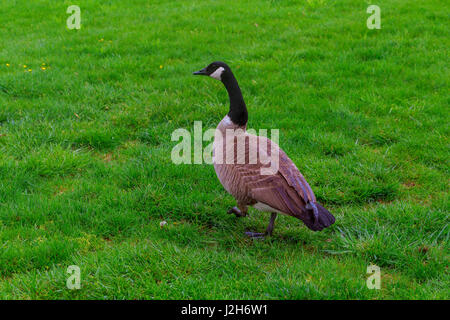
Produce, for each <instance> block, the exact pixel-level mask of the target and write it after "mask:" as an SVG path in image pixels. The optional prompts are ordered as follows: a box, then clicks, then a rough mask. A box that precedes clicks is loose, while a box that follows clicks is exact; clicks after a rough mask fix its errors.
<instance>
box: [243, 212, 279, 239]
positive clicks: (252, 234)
mask: <svg viewBox="0 0 450 320" xmlns="http://www.w3.org/2000/svg"><path fill="white" fill-rule="evenodd" d="M276 218H277V213H276V212H272V214H271V216H270V221H269V225H268V226H267V229H266V232H264V233H260V232H250V231H247V232H246V233H245V234H246V235H248V236H249V237H251V238H264V237H266V236H269V237H270V236H271V235H272V231H273V227H274V226H275V219H276Z"/></svg>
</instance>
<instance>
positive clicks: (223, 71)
mask: <svg viewBox="0 0 450 320" xmlns="http://www.w3.org/2000/svg"><path fill="white" fill-rule="evenodd" d="M229 73H231V70H230V67H229V66H228V65H227V64H226V63H225V62H221V61H214V62H212V63H210V64H209V65H208V66H206V67H204V68H203V69H202V70H199V71H196V72H194V73H193V74H194V75H198V76H209V77H211V78H214V79H217V80H220V81H222V80H223V79H224V78H225V76H226V75H227V74H229Z"/></svg>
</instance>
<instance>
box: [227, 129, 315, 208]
mask: <svg viewBox="0 0 450 320" xmlns="http://www.w3.org/2000/svg"><path fill="white" fill-rule="evenodd" d="M257 139H258V145H259V146H261V144H262V143H266V144H267V148H265V150H267V154H268V155H269V156H270V155H271V150H272V149H271V148H272V147H273V148H277V149H276V150H278V154H279V170H278V172H277V173H275V174H273V175H263V174H261V168H263V167H264V166H266V167H268V166H269V165H264V164H262V163H261V162H259V161H258V162H257V163H256V164H248V159H249V156H248V155H249V152H250V151H252V152H255V151H256V154H257V156H258V157H257V159H260V154H259V152H260V149H261V148H258V146H254V145H253V144H249V139H246V144H245V152H246V159H247V161H246V162H247V163H246V164H235V165H234V167H235V169H236V170H237V172H239V176H240V180H241V181H240V183H242V184H243V186H244V188H245V190H246V192H247V193H248V194H247V196H248V197H249V198H251V199H253V200H255V201H257V202H262V203H264V204H266V205H268V206H270V207H272V208H275V209H277V210H279V211H281V212H284V213H287V214H290V215H293V216H296V217H299V216H300V215H303V214H304V212H305V211H306V210H305V205H306V203H307V202H308V201H314V202H315V201H316V198H315V196H314V193H313V192H312V190H311V188H310V186H309V185H308V183H307V182H306V180H305V178H304V177H303V176H302V174H301V173H300V171H299V170H298V169H297V167H296V166H295V164H294V163H293V162H292V160H291V159H289V157H288V156H287V155H286V154H285V153H284V152H283V150H281V149H280V148H279V147H278V145H276V144H275V143H273V142H272V141H271V140H270V139H267V138H265V137H258V138H257ZM250 148H252V149H250ZM255 148H256V150H255Z"/></svg>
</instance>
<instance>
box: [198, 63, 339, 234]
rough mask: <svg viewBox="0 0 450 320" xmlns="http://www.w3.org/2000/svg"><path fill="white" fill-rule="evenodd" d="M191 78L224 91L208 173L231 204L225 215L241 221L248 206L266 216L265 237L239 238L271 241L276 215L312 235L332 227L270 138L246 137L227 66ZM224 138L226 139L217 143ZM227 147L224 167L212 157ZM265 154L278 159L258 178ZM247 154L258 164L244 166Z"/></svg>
mask: <svg viewBox="0 0 450 320" xmlns="http://www.w3.org/2000/svg"><path fill="white" fill-rule="evenodd" d="M193 74H194V75H203V76H209V77H211V78H214V79H216V80H219V81H221V82H222V83H223V85H224V86H225V88H226V90H227V91H228V96H229V100H230V108H229V112H228V114H227V115H225V117H224V118H223V119H222V121H220V122H219V124H218V126H217V128H216V135H215V136H214V141H213V164H214V170H215V172H216V175H217V177H218V179H219V181H220V182H221V184H222V185H223V187H224V188H225V189H226V191H228V193H230V194H231V195H232V196H233V197H234V198H235V199H236V202H237V205H236V206H235V207H232V208H231V209H229V210H228V213H229V214H234V215H235V216H236V217H245V216H246V215H247V213H248V207H249V206H252V207H253V208H255V209H257V210H259V211H263V212H270V213H271V216H270V221H269V225H268V227H267V229H266V231H265V232H250V231H248V232H245V234H246V235H248V236H250V237H252V238H264V237H266V236H271V235H272V232H273V228H274V224H275V219H276V217H277V214H278V213H281V214H285V215H288V216H292V217H295V218H298V219H300V220H302V221H303V223H304V224H305V225H306V226H307V227H308V228H309V229H311V230H313V231H321V230H322V229H324V228H326V227H329V226H330V225H332V224H333V223H334V222H335V217H334V216H333V215H332V214H331V213H330V212H329V211H328V210H327V209H325V208H324V207H322V206H321V205H320V204H319V203H317V201H316V197H315V195H314V193H313V191H312V189H311V187H310V186H309V184H308V182H306V180H305V178H304V177H303V175H302V174H301V173H300V171H299V170H298V169H297V167H296V166H295V164H294V162H292V160H291V159H290V158H289V157H288V156H287V155H286V153H285V152H284V151H283V150H282V149H281V148H280V147H279V146H278V145H277V144H276V143H275V142H273V141H271V140H270V139H268V138H266V137H263V136H256V135H253V134H250V133H249V132H247V130H246V129H247V121H248V111H247V107H246V104H245V102H244V98H243V96H242V92H241V89H240V87H239V85H238V82H237V80H236V78H235V76H234V74H233V72H232V71H231V69H230V67H229V66H228V65H227V64H226V63H224V62H221V61H215V62H212V63H211V64H209V65H208V66H207V67H205V68H203V69H201V70H199V71H196V72H194V73H193ZM230 130H231V131H232V132H235V135H234V137H233V136H232V138H231V139H230V138H229V136H227V135H226V134H227V132H229V131H230ZM224 136H226V138H223V137H224ZM218 137H221V138H220V139H219V138H218ZM240 138H241V139H242V138H243V141H245V143H243V144H241V145H240V146H238V145H239V143H236V141H237V140H238V139H240ZM241 141H242V140H241ZM252 141H253V142H255V141H256V142H257V143H252ZM264 144H266V145H267V147H266V148H265V149H263V148H261V145H264ZM258 146H259V147H258ZM229 148H231V149H232V157H233V159H232V160H234V161H232V162H231V163H230V162H229V161H225V162H224V161H219V160H218V159H216V158H215V157H216V156H217V154H218V153H222V154H224V152H226V151H227V150H230V149H229ZM269 150H270V154H278V170H276V172H272V173H270V174H267V173H264V174H263V172H262V170H261V169H263V168H264V167H267V163H263V161H261V160H259V159H261V158H262V157H263V156H266V157H267V156H269ZM240 152H241V153H242V154H243V156H245V157H244V158H241V160H242V159H245V161H237V160H238V159H237V158H238V155H239V153H240ZM263 153H265V154H263ZM251 154H253V155H256V159H258V161H253V162H252V161H248V160H247V159H249V158H250V155H251Z"/></svg>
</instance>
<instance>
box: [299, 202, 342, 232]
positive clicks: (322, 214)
mask: <svg viewBox="0 0 450 320" xmlns="http://www.w3.org/2000/svg"><path fill="white" fill-rule="evenodd" d="M306 208H307V209H309V210H308V213H309V214H310V216H312V219H305V220H303V222H304V223H305V225H306V226H307V227H308V228H309V229H311V230H313V231H321V230H322V229H325V228H327V227H329V226H331V225H332V224H333V223H335V221H336V218H335V217H334V216H333V215H332V214H331V213H330V212H329V211H328V210H327V209H325V208H324V207H322V206H321V205H320V204H318V203H312V202H309V203H308V204H307V206H306Z"/></svg>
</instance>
